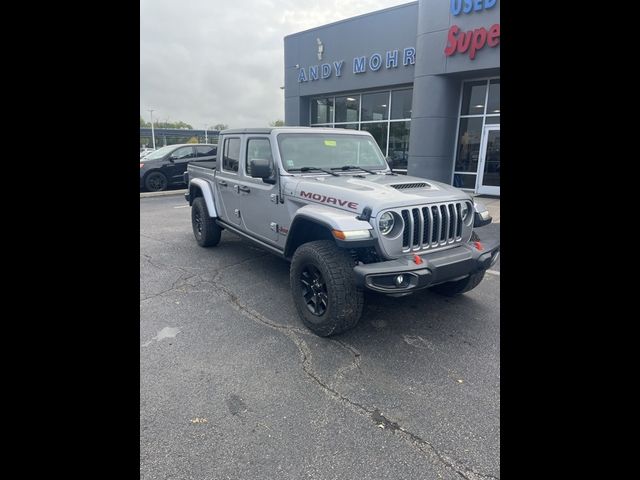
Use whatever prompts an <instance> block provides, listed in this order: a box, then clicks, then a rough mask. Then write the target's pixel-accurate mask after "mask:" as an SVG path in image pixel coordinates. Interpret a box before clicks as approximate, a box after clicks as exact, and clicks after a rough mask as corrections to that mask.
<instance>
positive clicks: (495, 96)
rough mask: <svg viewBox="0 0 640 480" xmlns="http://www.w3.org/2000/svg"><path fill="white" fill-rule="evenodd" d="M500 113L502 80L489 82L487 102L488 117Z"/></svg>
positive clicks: (497, 79)
mask: <svg viewBox="0 0 640 480" xmlns="http://www.w3.org/2000/svg"><path fill="white" fill-rule="evenodd" d="M496 113H500V79H499V78H496V79H495V80H491V81H490V82H489V101H488V102H487V115H492V114H496Z"/></svg>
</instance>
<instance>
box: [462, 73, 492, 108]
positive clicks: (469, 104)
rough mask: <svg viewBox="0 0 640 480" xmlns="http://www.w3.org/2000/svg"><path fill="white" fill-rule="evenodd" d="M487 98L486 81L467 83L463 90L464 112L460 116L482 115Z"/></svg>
mask: <svg viewBox="0 0 640 480" xmlns="http://www.w3.org/2000/svg"><path fill="white" fill-rule="evenodd" d="M486 97H487V81H486V80H481V81H478V82H466V83H465V84H464V89H463V90H462V111H461V112H460V115H482V114H483V113H484V102H485V99H486Z"/></svg>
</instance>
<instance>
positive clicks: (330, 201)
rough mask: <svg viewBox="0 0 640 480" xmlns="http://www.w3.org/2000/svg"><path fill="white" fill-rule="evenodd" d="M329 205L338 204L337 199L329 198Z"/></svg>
mask: <svg viewBox="0 0 640 480" xmlns="http://www.w3.org/2000/svg"><path fill="white" fill-rule="evenodd" d="M327 203H333V204H334V205H335V204H336V199H335V198H333V197H329V198H327Z"/></svg>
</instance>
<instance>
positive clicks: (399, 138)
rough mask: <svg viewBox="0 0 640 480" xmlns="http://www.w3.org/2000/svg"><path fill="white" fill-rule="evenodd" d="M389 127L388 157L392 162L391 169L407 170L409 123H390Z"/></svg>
mask: <svg viewBox="0 0 640 480" xmlns="http://www.w3.org/2000/svg"><path fill="white" fill-rule="evenodd" d="M389 125H390V130H389V154H388V156H389V157H390V158H391V160H392V162H393V168H402V169H404V168H407V161H408V160H409V133H410V131H411V122H391V123H390V124H389Z"/></svg>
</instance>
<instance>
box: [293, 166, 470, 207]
mask: <svg viewBox="0 0 640 480" xmlns="http://www.w3.org/2000/svg"><path fill="white" fill-rule="evenodd" d="M357 175H358V176H357V177H354V175H353V174H352V173H350V174H347V175H345V174H342V175H340V177H334V176H327V175H318V176H315V175H310V176H302V177H297V176H296V177H290V178H291V179H292V180H293V179H295V180H297V182H291V184H290V185H288V186H287V187H285V194H288V195H291V196H293V197H297V198H299V199H301V200H303V201H308V202H315V203H320V204H324V205H329V206H335V207H337V208H340V209H343V210H347V211H351V212H358V213H359V212H362V209H364V208H365V207H371V210H372V216H374V217H375V216H376V215H377V213H378V212H379V211H381V210H384V209H387V208H396V207H406V206H411V205H424V204H428V203H438V202H449V201H454V200H471V196H470V195H469V194H468V193H466V192H464V191H462V190H460V189H457V188H455V187H452V186H451V185H446V184H444V183H441V182H436V181H433V180H427V179H425V178H420V177H412V176H409V175H372V174H365V173H362V174H360V173H358V174H357ZM361 177H364V178H361ZM287 183H289V182H287Z"/></svg>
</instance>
